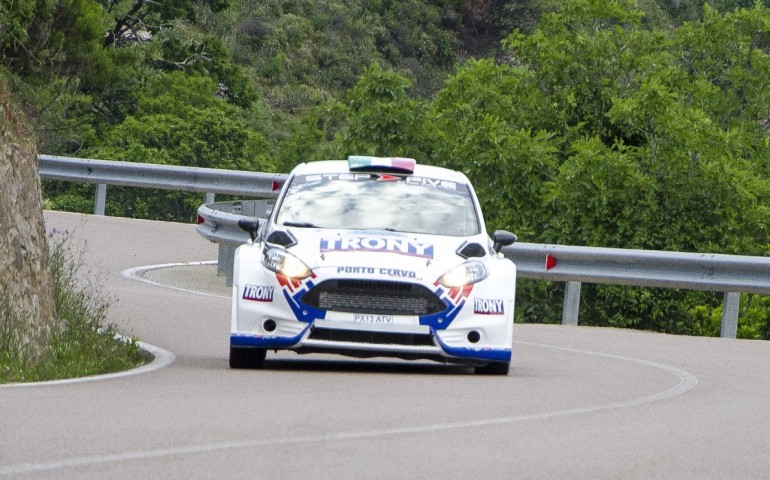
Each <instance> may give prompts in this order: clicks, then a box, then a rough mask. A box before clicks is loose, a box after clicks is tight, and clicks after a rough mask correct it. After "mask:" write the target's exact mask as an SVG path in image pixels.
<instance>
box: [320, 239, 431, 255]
mask: <svg viewBox="0 0 770 480" xmlns="http://www.w3.org/2000/svg"><path fill="white" fill-rule="evenodd" d="M321 251H322V252H390V253H399V254H401V255H410V256H413V257H422V258H433V245H426V244H424V243H420V242H416V241H412V240H409V239H403V238H388V237H342V238H322V239H321Z"/></svg>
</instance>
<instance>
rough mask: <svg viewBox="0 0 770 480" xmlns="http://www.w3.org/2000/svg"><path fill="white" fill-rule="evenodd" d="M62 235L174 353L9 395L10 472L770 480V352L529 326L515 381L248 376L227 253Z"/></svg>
mask: <svg viewBox="0 0 770 480" xmlns="http://www.w3.org/2000/svg"><path fill="white" fill-rule="evenodd" d="M46 225H47V227H48V228H49V229H53V228H56V229H58V230H67V231H69V232H71V233H70V235H71V236H72V239H73V241H74V243H75V244H76V245H85V247H86V249H87V250H86V252H85V254H84V257H83V259H84V262H85V264H86V266H87V267H90V268H91V269H92V270H93V271H94V272H95V274H96V275H97V277H98V278H99V279H100V282H101V283H103V284H104V286H105V288H106V290H107V292H109V294H110V295H111V296H113V297H114V298H115V299H116V302H115V304H114V306H113V308H112V310H111V316H112V317H111V318H112V320H113V321H114V322H115V323H117V324H118V325H120V326H121V328H122V329H123V331H124V333H126V334H128V335H135V336H137V337H139V338H140V339H141V340H142V341H144V342H146V343H148V344H151V345H154V346H156V347H158V348H160V349H162V350H161V351H168V352H170V354H171V355H172V357H166V359H169V358H170V359H172V360H173V358H174V357H173V356H175V360H174V361H173V363H170V364H169V365H167V366H165V367H164V368H159V369H154V370H150V371H144V372H142V373H139V374H136V375H122V376H118V377H107V378H100V379H96V380H93V381H87V382H64V383H55V384H42V385H40V384H38V385H30V386H0V480H1V479H5V478H14V479H15V478H24V479H26V478H35V479H40V478H77V479H104V478H115V479H136V478H184V479H197V478H201V479H204V478H206V479H208V478H233V479H239V478H243V479H246V478H248V479H254V478H334V479H338V478H344V479H348V478H350V479H360V478H407V477H409V478H442V479H446V478H449V479H452V478H468V477H480V478H489V477H503V478H523V479H527V478H578V479H637V478H638V479H642V478H644V479H648V478H666V479H668V478H677V479H678V478H692V479H696V478H697V479H709V478H714V479H724V478H741V479H748V478H758V479H759V478H770V342H750V341H741V340H729V339H720V338H691V337H679V336H669V335H661V334H653V333H645V332H635V331H627V330H616V329H599V328H586V327H565V326H545V325H516V327H515V329H514V337H515V343H514V356H513V362H512V365H511V367H512V369H511V374H510V375H509V376H507V377H484V376H476V375H473V374H472V370H471V369H467V368H463V367H455V366H443V365H439V364H435V363H430V362H404V361H393V360H375V361H358V360H350V359H345V358H341V357H334V356H321V355H318V356H298V355H295V354H292V353H285V354H273V355H269V356H268V361H267V369H265V370H262V371H234V370H229V369H228V367H227V350H228V332H229V306H230V301H229V298H228V289H227V288H225V287H223V283H224V279H223V278H217V277H215V267H213V266H212V265H211V264H210V261H211V260H213V259H215V258H216V254H217V250H216V246H215V245H213V244H210V243H208V242H207V241H206V240H204V239H202V238H201V237H199V236H198V235H197V233H196V232H195V228H194V226H193V225H183V224H175V223H163V222H149V221H142V220H130V219H121V218H111V217H96V216H89V215H77V214H68V213H60V212H46ZM137 277H141V278H143V281H137ZM169 284H170V285H171V286H173V287H174V288H169V287H167V286H163V285H169ZM169 361H170V360H169Z"/></svg>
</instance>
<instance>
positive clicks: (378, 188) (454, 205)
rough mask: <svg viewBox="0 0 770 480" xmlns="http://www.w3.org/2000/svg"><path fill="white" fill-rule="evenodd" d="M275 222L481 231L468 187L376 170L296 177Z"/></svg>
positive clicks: (439, 231) (441, 232) (440, 232)
mask: <svg viewBox="0 0 770 480" xmlns="http://www.w3.org/2000/svg"><path fill="white" fill-rule="evenodd" d="M276 222H277V223H278V224H279V225H288V226H296V227H318V228H340V229H360V230H391V231H397V232H409V233H423V234H430V235H450V236H469V235H476V234H478V233H480V231H481V228H480V222H479V219H478V218H477V215H476V209H475V208H474V203H473V199H472V197H471V193H470V190H469V188H468V185H466V184H463V183H456V182H451V181H447V180H437V179H430V178H423V177H415V176H394V175H382V174H376V173H372V174H369V173H365V174H361V173H356V174H331V175H304V176H297V177H295V178H294V179H293V181H292V183H291V185H290V186H289V189H288V191H287V192H286V196H285V197H284V199H283V202H282V203H281V206H280V209H279V211H278V213H277V217H276Z"/></svg>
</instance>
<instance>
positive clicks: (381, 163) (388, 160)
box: [348, 155, 417, 173]
mask: <svg viewBox="0 0 770 480" xmlns="http://www.w3.org/2000/svg"><path fill="white" fill-rule="evenodd" d="M416 164H417V161H415V159H414V158H403V157H369V156H364V155H350V156H349V157H348V168H349V169H350V170H351V171H361V170H374V171H378V172H394V173H414V166H415V165H416Z"/></svg>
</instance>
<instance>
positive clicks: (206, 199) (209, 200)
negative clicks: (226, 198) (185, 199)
mask: <svg viewBox="0 0 770 480" xmlns="http://www.w3.org/2000/svg"><path fill="white" fill-rule="evenodd" d="M214 196H215V195H214V193H212V192H208V193H206V196H205V197H204V199H203V203H204V204H208V203H214Z"/></svg>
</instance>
